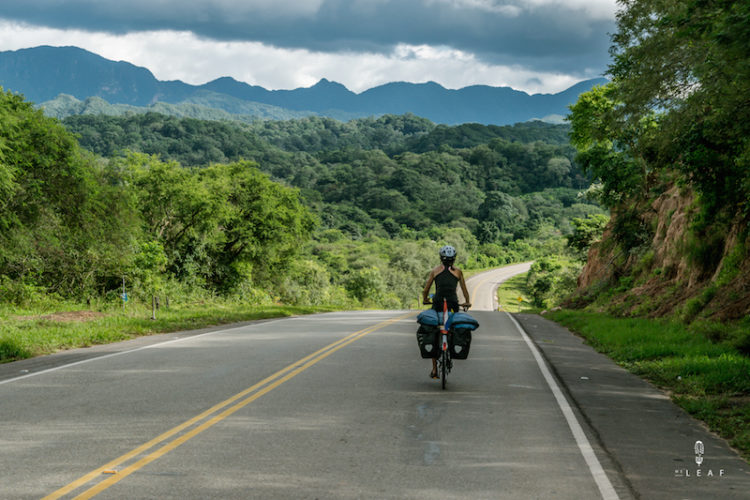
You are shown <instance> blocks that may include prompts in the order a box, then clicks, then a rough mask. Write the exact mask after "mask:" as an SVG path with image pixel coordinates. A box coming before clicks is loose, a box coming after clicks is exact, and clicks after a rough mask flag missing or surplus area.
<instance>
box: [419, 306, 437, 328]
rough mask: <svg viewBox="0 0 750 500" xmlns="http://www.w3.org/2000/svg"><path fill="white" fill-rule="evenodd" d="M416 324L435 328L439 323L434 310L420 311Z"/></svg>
mask: <svg viewBox="0 0 750 500" xmlns="http://www.w3.org/2000/svg"><path fill="white" fill-rule="evenodd" d="M417 323H419V324H420V325H427V326H437V325H438V323H439V319H438V313H437V311H435V310H434V309H427V310H426V311H422V312H421V313H419V315H418V316H417Z"/></svg>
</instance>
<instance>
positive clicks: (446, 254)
mask: <svg viewBox="0 0 750 500" xmlns="http://www.w3.org/2000/svg"><path fill="white" fill-rule="evenodd" d="M440 258H441V259H455V258H456V249H455V248H453V247H452V246H450V245H445V246H444V247H443V248H441V249H440Z"/></svg>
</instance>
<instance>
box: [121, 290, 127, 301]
mask: <svg viewBox="0 0 750 500" xmlns="http://www.w3.org/2000/svg"><path fill="white" fill-rule="evenodd" d="M120 297H122V301H123V302H127V301H128V294H127V293H125V292H123V293H122V294H120Z"/></svg>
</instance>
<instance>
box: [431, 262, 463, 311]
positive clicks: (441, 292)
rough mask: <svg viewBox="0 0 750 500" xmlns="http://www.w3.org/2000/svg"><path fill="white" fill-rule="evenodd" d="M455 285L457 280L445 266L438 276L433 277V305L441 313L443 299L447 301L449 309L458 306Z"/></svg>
mask: <svg viewBox="0 0 750 500" xmlns="http://www.w3.org/2000/svg"><path fill="white" fill-rule="evenodd" d="M457 285H458V278H456V277H455V276H454V275H453V273H452V272H450V269H449V268H448V267H447V266H446V267H444V268H443V270H442V271H441V272H440V274H438V275H437V276H435V297H434V299H433V303H434V304H435V306H439V307H440V310H441V311H442V310H443V299H445V300H447V301H448V307H449V308H451V305H453V304H458V294H457V293H456V286H457Z"/></svg>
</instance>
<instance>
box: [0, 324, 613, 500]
mask: <svg viewBox="0 0 750 500" xmlns="http://www.w3.org/2000/svg"><path fill="white" fill-rule="evenodd" d="M476 317H477V319H478V320H479V321H480V323H481V328H480V330H479V331H478V332H477V334H476V335H475V339H474V342H473V344H472V347H471V355H470V359H469V360H467V361H456V362H455V368H454V371H453V372H452V373H451V374H450V377H449V381H448V390H447V391H442V390H441V389H440V384H439V383H437V382H435V381H433V380H431V379H429V377H428V372H429V361H427V360H422V359H420V358H419V354H418V349H417V346H416V339H415V331H416V326H417V325H416V323H415V321H414V313H409V312H393V311H388V312H346V313H331V314H323V315H317V316H311V317H299V318H290V319H284V320H275V321H270V322H259V323H255V324H252V325H245V326H242V327H235V328H227V329H224V330H218V331H214V332H210V333H207V334H203V335H200V336H192V337H184V338H181V339H179V340H171V341H165V342H163V343H156V344H151V345H149V346H147V347H145V348H138V349H134V350H132V351H125V352H123V353H119V354H116V355H110V356H109V357H104V358H98V359H96V358H92V359H90V360H88V361H85V362H82V363H79V364H76V365H73V366H70V367H61V368H58V369H55V370H53V371H49V372H46V373H41V374H39V375H34V374H33V373H30V374H26V375H25V378H21V379H17V380H13V379H6V380H5V381H4V382H3V383H2V384H0V401H2V406H1V407H0V436H2V437H1V439H2V446H0V450H1V451H0V496H2V498H14V499H15V498H42V497H45V496H46V495H51V496H50V498H74V497H76V496H79V497H80V498H90V497H92V496H96V497H97V498H127V499H131V498H160V499H163V498H181V499H190V498H196V499H206V498H431V499H433V498H562V499H565V498H570V499H587V498H592V499H593V498H602V493H601V488H600V485H598V484H597V482H596V481H595V480H594V475H592V471H591V467H590V464H589V463H587V459H586V458H585V456H584V455H583V454H582V452H581V448H580V446H579V443H577V441H576V439H575V437H574V435H573V434H572V433H571V428H570V426H569V423H568V422H567V421H566V418H565V416H564V414H563V410H561V408H560V406H559V404H558V402H557V401H556V400H555V395H554V394H553V393H552V392H551V391H550V388H549V385H548V381H547V380H545V377H544V375H543V373H542V372H540V370H539V367H538V365H537V362H536V360H535V358H534V355H533V353H532V351H531V350H530V349H529V346H528V345H527V343H526V342H525V341H524V339H523V338H522V336H521V335H520V333H519V331H518V330H517V328H516V327H515V325H514V324H513V322H512V320H511V319H510V317H509V316H507V315H505V314H501V313H491V312H477V313H476ZM166 338H169V337H166Z"/></svg>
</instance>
